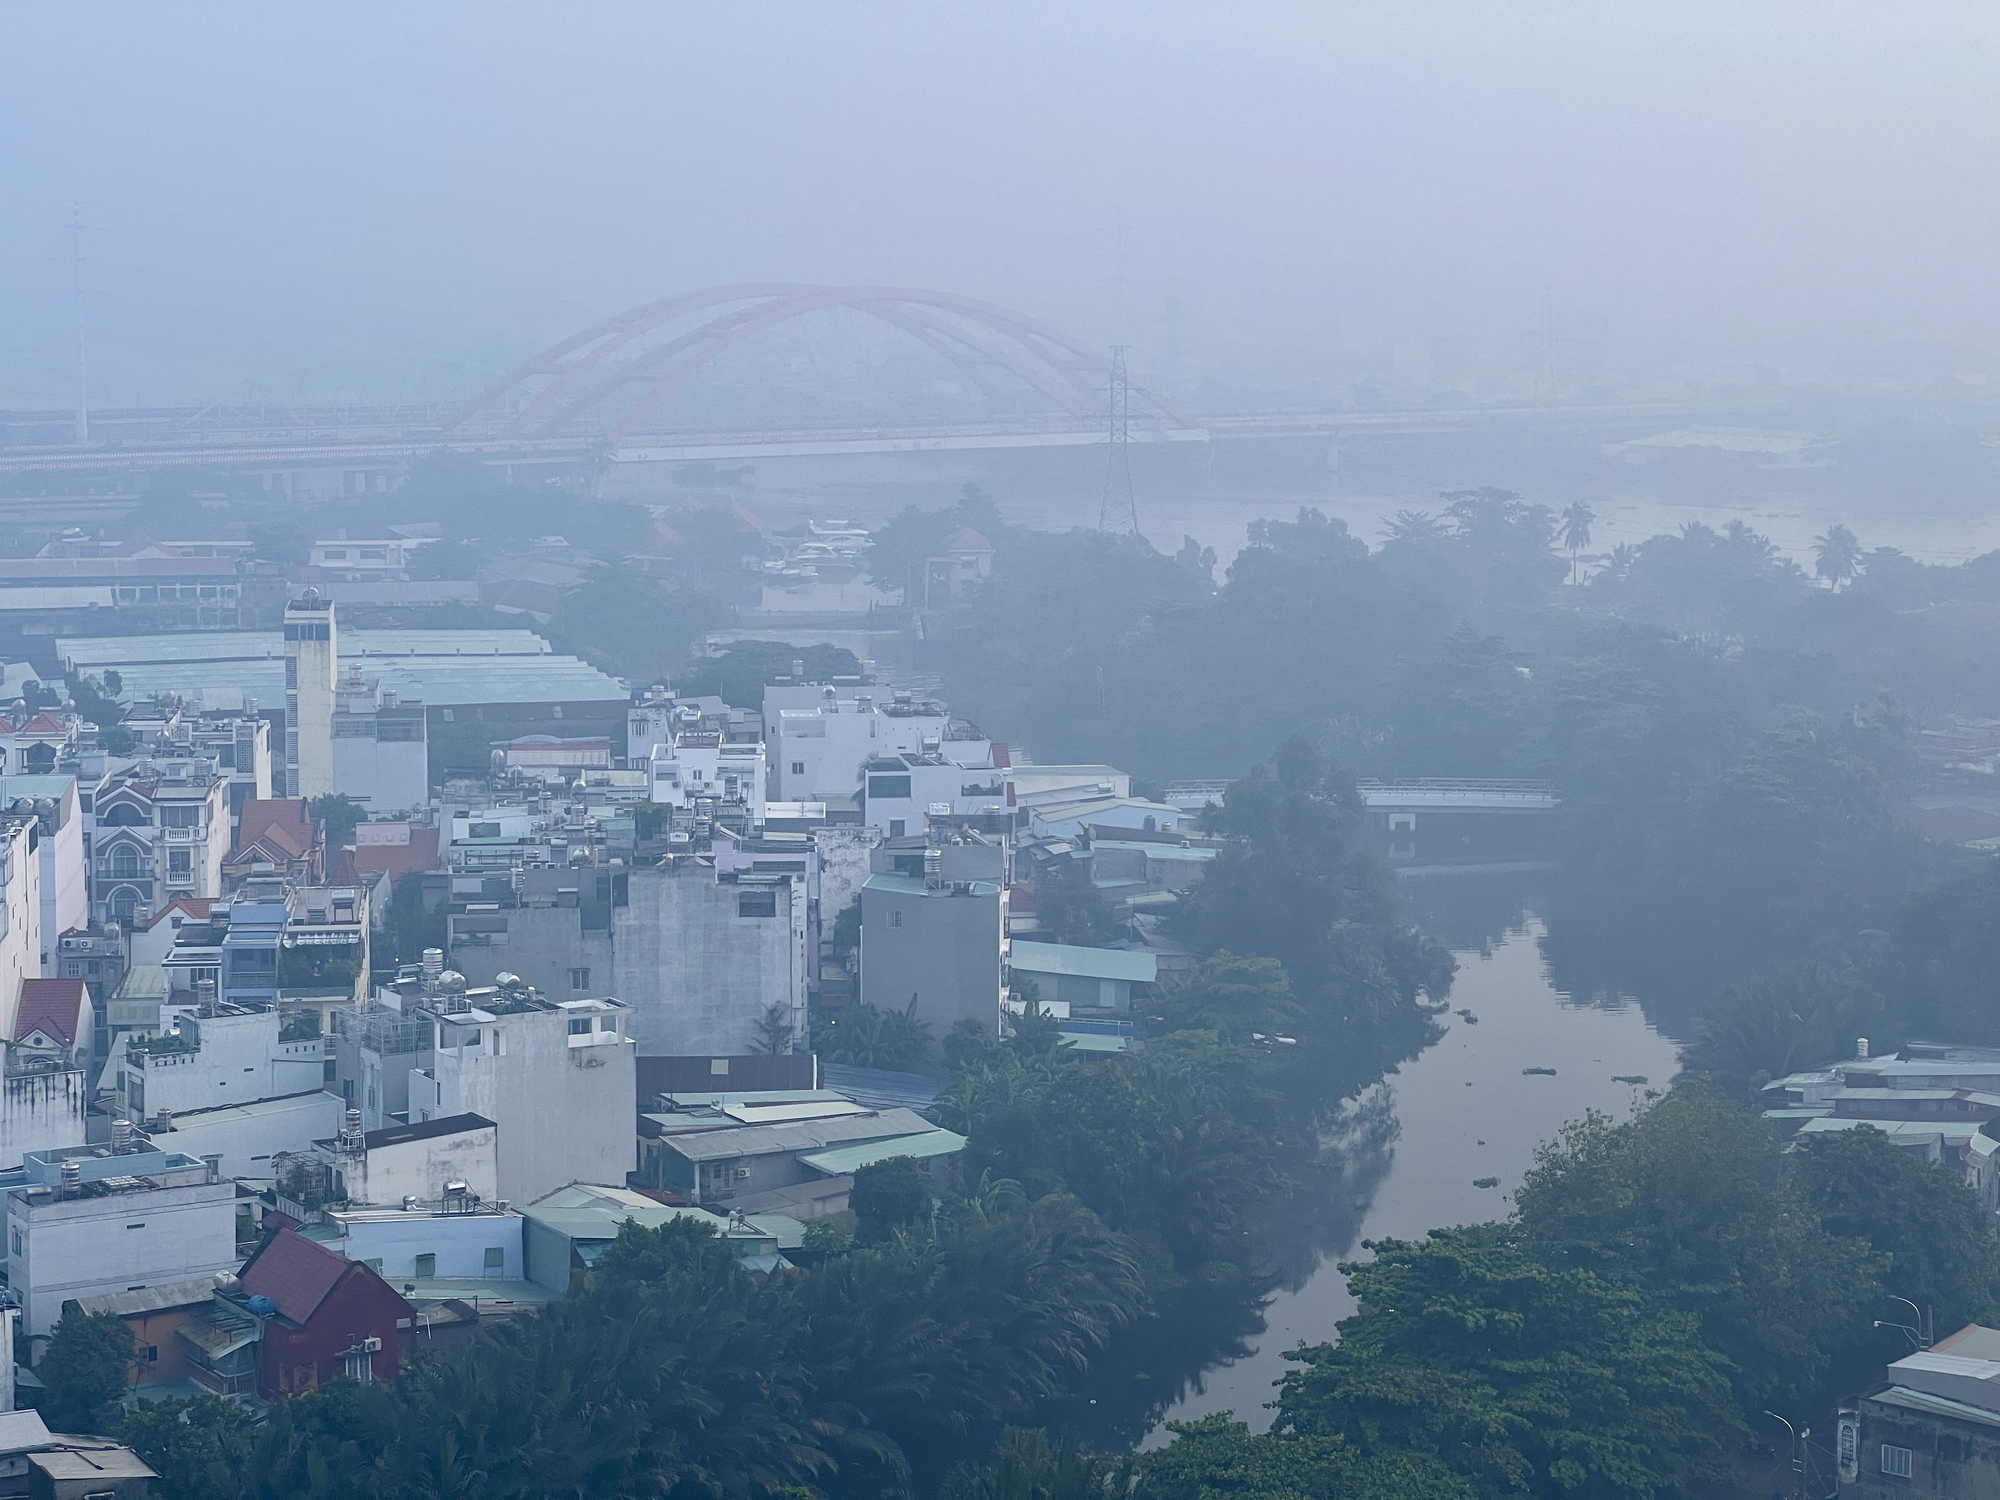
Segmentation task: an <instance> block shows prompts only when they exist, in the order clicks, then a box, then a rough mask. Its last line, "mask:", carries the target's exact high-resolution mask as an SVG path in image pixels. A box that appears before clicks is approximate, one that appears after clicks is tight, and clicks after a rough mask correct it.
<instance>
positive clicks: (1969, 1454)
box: [1840, 1372, 2000, 1500]
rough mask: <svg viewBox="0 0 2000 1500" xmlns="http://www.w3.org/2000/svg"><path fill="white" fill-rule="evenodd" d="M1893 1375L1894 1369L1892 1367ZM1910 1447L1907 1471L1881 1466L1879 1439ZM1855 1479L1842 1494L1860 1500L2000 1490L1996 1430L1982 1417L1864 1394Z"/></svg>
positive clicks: (1949, 1498) (1939, 1499) (1938, 1498)
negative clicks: (1959, 1416)
mask: <svg viewBox="0 0 2000 1500" xmlns="http://www.w3.org/2000/svg"><path fill="white" fill-rule="evenodd" d="M1892 1378H1893V1372H1892ZM1884 1443H1889V1444H1893V1445H1894V1446H1896V1447H1898V1448H1907V1449H1909V1450H1910V1477H1909V1478H1907V1479H1903V1478H1899V1477H1897V1476H1895V1475H1891V1474H1885V1473H1884V1472H1883V1471H1882V1445H1883V1444H1884ZM1855 1456H1856V1457H1857V1459H1858V1460H1859V1463H1858V1464H1857V1465H1856V1467H1857V1469H1858V1471H1859V1472H1858V1473H1857V1475H1856V1479H1855V1483H1854V1484H1853V1485H1852V1487H1850V1486H1849V1485H1847V1484H1845V1483H1843V1484H1842V1485H1841V1487H1840V1489H1841V1493H1842V1494H1843V1495H1846V1494H1852V1495H1858V1496H1861V1497H1863V1500H1888V1497H1890V1496H1911V1495H1927V1496H1932V1497H1934V1500H1958V1497H1960V1496H1968V1495H2000V1433H1996V1432H1995V1431H1994V1430H1993V1429H1992V1428H1991V1427H1988V1426H1986V1425H1985V1424H1983V1423H1974V1422H1961V1421H1955V1420H1953V1419H1952V1418H1950V1417H1946V1416H1942V1415H1939V1416H1932V1415H1929V1414H1927V1413H1923V1412H1915V1411H1909V1410H1906V1409H1904V1408H1901V1407H1895V1406H1889V1405H1886V1404H1883V1403H1880V1402H1876V1401H1872V1400H1868V1401H1863V1402H1862V1403H1861V1440H1860V1443H1859V1445H1858V1448H1857V1450H1856V1455H1855Z"/></svg>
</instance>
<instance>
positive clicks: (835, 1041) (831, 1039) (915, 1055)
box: [814, 995, 931, 1071]
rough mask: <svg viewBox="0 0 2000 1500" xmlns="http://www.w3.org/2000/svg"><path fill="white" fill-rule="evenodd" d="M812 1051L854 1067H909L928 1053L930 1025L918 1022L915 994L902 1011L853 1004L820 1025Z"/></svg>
mask: <svg viewBox="0 0 2000 1500" xmlns="http://www.w3.org/2000/svg"><path fill="white" fill-rule="evenodd" d="M814 1050H815V1051H816V1052H818V1053H819V1055H820V1056H821V1057H823V1058H825V1059H826V1060H827V1061H828V1062H837V1063H848V1064H850V1065H852V1066H854V1067H857V1068H888V1069H891V1070H892V1071H893V1070H900V1069H905V1068H910V1067H913V1066H915V1065H916V1064H917V1063H919V1062H922V1061H923V1059H924V1057H925V1056H926V1055H927V1054H928V1053H929V1052H930V1050H931V1026H930V1022H928V1021H920V1020H918V1019H917V997H916V996H915V995H912V996H910V1003H909V1004H908V1005H907V1006H905V1007H904V1008H903V1009H902V1010H884V1009H882V1008H881V1007H880V1006H876V1005H868V1004H866V1003H864V1002H861V1001H856V1002H855V1003H853V1004H852V1005H849V1006H847V1007H846V1009H844V1010H843V1011H841V1013H840V1014H839V1015H838V1016H837V1017H834V1018H832V1019H830V1020H827V1021H824V1022H823V1023H822V1024H821V1027H820V1031H819V1035H818V1037H817V1039H816V1041H815V1044H814Z"/></svg>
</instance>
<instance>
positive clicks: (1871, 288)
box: [0, 5, 2000, 405]
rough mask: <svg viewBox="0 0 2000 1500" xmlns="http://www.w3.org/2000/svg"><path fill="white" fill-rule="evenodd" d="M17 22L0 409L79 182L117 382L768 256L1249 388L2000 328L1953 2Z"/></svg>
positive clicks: (807, 275) (430, 364)
mask: <svg viewBox="0 0 2000 1500" xmlns="http://www.w3.org/2000/svg"><path fill="white" fill-rule="evenodd" d="M0 56H4V66H5V74H4V80H5V86H4V90H0V130H4V134H5V139H6V140H7V141H8V142H9V147H8V171H7V178H8V182H9V191H8V204H9V212H8V230H7V233H6V235H5V238H4V243H0V305H4V307H5V309H6V311H5V316H4V319H0V365H4V378H0V403H5V404H9V405H27V404H38V405H39V404H49V405H64V404H66V403H67V402H69V401H71V400H72V399H73V398H74V390H75V348H74V329H73V312H72V302H71V298H70V296H69V294H68V292H67V287H68V284H69V279H70V268H69V266H68V265H67V264H66V263H65V261H64V259H63V258H64V257H65V256H67V255H68V254H69V252H70V248H71V243H70V242H71V236H70V234H69V232H68V231H67V230H66V229H65V228H63V227H62V226H63V225H64V224H66V222H67V221H68V219H69V216H70V212H71V205H72V203H75V204H77V205H79V213H80V217H81V218H82V220H83V221H84V223H85V224H86V225H87V226H89V227H88V228H87V229H86V230H85V232H84V233H83V235H82V236H81V238H82V243H83V252H84V254H85V256H86V257H87V260H86V264H85V267H84V281H85V284H86V286H87V287H88V288H89V295H88V296H87V297H86V333H87V342H88V346H89V359H90V365H91V387H92V399H93V402H94V403H98V404H132V403H137V402H141V401H186V400H193V399H200V398H209V399H215V398H228V397H232V396H242V395H245V394H249V393H251V392H252V391H253V390H261V391H262V392H264V393H266V394H270V395H275V396H279V397H284V396H289V395H294V394H306V395H313V396H318V397H320V398H322V399H402V398H408V397H413V396H424V395H429V396H440V395H445V394H449V393H450V392H451V391H453V390H456V389H461V388H463V387H464V385H465V384H466V383H467V382H468V381H476V380H478V379H480V378H483V377H484V376H485V375H486V374H488V373H490V372H491V371H492V370H494V369H496V368H500V367H503V366H505V365H506V364H508V363H511V362H512V361H514V360H516V359H518V358H520V357H522V356H524V355H526V354H528V353H531V352H533V350H534V349H535V348H537V347H539V346H540V345H542V344H543V343H546V342H548V341H550V340H553V339H555V338H558V337H560V336H562V335H563V334H565V333H567V332H569V331H571V330H573V329H574V328H577V327H579V326H581V325H583V324H584V323H586V322H589V321H592V320H595V319H596V318H599V317H601V316H604V315H606V314H608V313H610V312H613V311H616V310H617V309H619V308H621V307H624V306H627V305H630V304H632V303H636V302H639V301H643V300H646V299H648V298H652V297H656V296H660V295H664V294H667V293H669V292H673V291H679V290H684V289H687V288H692V287H697V286H701V285H706V284H711V283H720V282H731V281H739V280H754V279H763V278H773V279H789V280H809V281H835V282H873V283H898V284H910V285H918V286H928V287H934V288H939V289H943V290H949V291H955V292H961V293H965V294H969V295H973V296H980V297H986V298H990V299H992V300H994V301H998V302H1002V303H1005V304H1007V305H1010V306H1014V307H1017V308H1020V309H1022V310H1024V311H1028V312H1031V313H1034V314H1037V315H1039V316H1043V317H1046V318H1048V319H1050V320H1052V321H1054V322H1057V323H1059V324H1061V325H1062V326H1064V327H1066V328H1069V329H1071V330H1073V331H1075V332H1076V333H1078V334H1080V335H1082V336H1085V337H1088V338H1091V339H1093V340H1096V341H1099V342H1110V341H1112V340H1114V339H1118V340H1124V341H1129V342H1132V343H1133V344H1135V346H1137V352H1136V353H1135V359H1136V360H1138V361H1140V362H1142V363H1145V362H1150V363H1151V364H1152V365H1154V366H1155V367H1157V366H1159V365H1160V364H1161V363H1162V362H1163V361H1164V360H1165V359H1166V358H1167V357H1168V355H1169V354H1182V355H1185V356H1186V360H1185V361H1184V363H1186V364H1187V365H1188V369H1189V375H1188V378H1189V379H1191V380H1192V379H1198V378H1202V374H1201V372H1206V373H1207V377H1208V378H1218V379H1223V380H1234V381H1236V382H1237V383H1239V384H1241V383H1243V382H1244V381H1245V380H1248V379H1256V378H1260V377H1261V378H1268V379H1269V380H1270V381H1271V382H1273V383H1275V384H1278V385H1282V384H1283V383H1284V382H1286V381H1287V380H1292V379H1295V378H1297V377H1298V376H1299V374H1300V373H1301V372H1311V371H1312V370H1313V369H1315V368H1316V367H1317V366H1318V365H1320V364H1321V363H1323V362H1324V361H1325V360H1326V359H1327V358H1328V355H1329V351H1332V350H1335V349H1336V348H1337V347H1339V346H1341V345H1346V346H1349V347H1352V348H1357V349H1361V348H1366V349H1377V350H1410V349H1415V350H1419V351H1421V350H1428V349H1431V348H1433V347H1434V346H1435V345H1436V344H1437V343H1438V342H1439V341H1444V342H1447V343H1449V342H1452V341H1462V342H1469V343H1471V344H1475V345H1480V346H1482V347H1485V346H1490V347H1494V348H1498V349H1501V350H1505V349H1508V348H1510V347H1518V345H1519V344H1520V342H1521V341H1522V340H1523V339H1524V337H1525V336H1526V334H1527V331H1528V330H1529V329H1530V328H1532V327H1533V326H1534V325H1535V324H1536V322H1537V320H1538V318H1539V317H1540V316H1541V308H1542V306H1543V301H1544V298H1545V297H1546V299H1547V303H1548V305H1549V307H1550V308H1551V309H1552V310H1553V312H1554V313H1555V315H1556V317H1557V318H1558V320H1560V321H1562V322H1564V323H1565V324H1568V325H1574V326H1579V327H1581V326H1590V327H1596V326H1599V325H1600V324H1601V326H1603V327H1604V328H1606V329H1607V330H1608V341H1607V349H1606V358H1607V361H1608V364H1609V365H1610V366H1611V367H1612V368H1614V369H1615V370H1617V371H1620V372H1624V373H1628V374H1629V373H1634V372H1647V373H1648V374H1650V375H1651V376H1654V377H1658V376H1661V375H1662V374H1665V373H1673V374H1679V373H1687V374H1690V375H1693V376H1695V377H1697V378H1726V377H1727V375H1728V373H1729V372H1730V371H1731V370H1732V369H1735V370H1746V371H1747V370H1748V369H1750V368H1751V367H1752V366H1756V365H1767V366H1775V367H1782V368H1783V369H1784V370H1785V371H1786V372H1787V373H1788V375H1795V376H1799V377H1803V378H1815V379H1825V378H1836V379H1846V380H1866V379H1869V378H1875V377H1881V378H1894V379H1901V380H1919V381H1921V380H1924V379H1928V378H1931V377H1934V376H1940V375H1960V376H1980V375H1983V374H1984V373H1985V372H1986V371H1987V369H1988V368H1989V365H1990V363H1991V360H1992V356H1993V352H1994V349H1995V345H1996V339H2000V298H1996V296H1995V293H1994V291H1993V289H1992V286H1991V283H1990V278H1988V277H1987V276H1986V275H1985V274H1984V273H1985V267H1984V257H1985V251H1986V248H1987V246H1988V244H1989V243H1990V242H1991V241H1992V239H1993V237H1994V230H1995V228H1996V224H1995V219H1996V209H1995V202H1996V194H1995V192H1994V188H1995V186H1996V183H1995V175H1996V173H1995V167H1994V162H1995V160H1996V154H1995V147H1996V145H2000V140H1996V136H2000V103H1996V101H1995V99H1994V97H1993V91H1992V90H1991V88H1990V79H1991V77H1992V76H1994V73H1995V71H1996V70H1995V63H1996V62H2000V22H1996V21H1995V19H1994V17H1993V16H1992V14H1991V13H1990V12H1989V11H1987V10H1984V9H1981V8H1976V7H1971V6H1962V7H1947V6H1935V7H1898V8H1895V9H1894V10H1890V9H1888V8H1884V7H1873V8H1864V7H1838V6H1827V5H1815V6H1792V7H1779V6H1772V7H1764V8H1760V9H1757V10H1753V11H1749V12H1744V11H1742V10H1740V9H1732V8H1722V7H1688V6H1675V7H1671V8H1669V7H1658V8H1654V9H1651V10H1648V11H1644V12H1640V11H1637V10H1636V9H1633V8H1625V9H1622V10H1619V11H1617V12H1615V13H1613V12H1610V11H1601V12H1590V13H1588V14H1586V13H1584V12H1582V11H1580V10H1578V9H1576V8H1550V7H1509V8H1507V9H1505V10H1504V11H1502V10H1492V9H1483V8H1482V9H1473V8H1461V7H1427V8H1422V9H1418V10H1414V11H1404V10H1397V11H1391V10H1389V9H1386V8H1384V9H1372V8H1361V9H1356V8H1331V7H1307V6H1297V7H1264V8H1261V9H1255V10H1249V11H1243V10H1240V9H1237V8H1223V7H1214V8H1167V9H1159V8H1153V7H1125V6H1114V7H1099V8H1095V9H1092V10H1090V11H1088V12H1084V13H1080V14H1073V13H1070V12H1068V11H1065V10H1063V9H1060V8H1057V7H1053V6H1049V7H1010V8H1007V9H1004V10H997V11H983V12H977V13H974V12H970V11H963V10H955V9H950V8H942V7H903V8H893V7H882V6H877V7H871V8H869V9H867V10H865V11H851V10H843V11H836V10H834V9H831V8H813V7H802V6H801V7H763V8H758V9H755V10H750V11H724V10H719V9H717V10H696V9H693V8H657V7H612V6H598V7H592V8H589V9H578V10H571V11H565V12H563V13H561V14H560V15H558V14H557V13H555V12H553V11H551V10H549V9H547V8H545V7H535V8H530V7H522V6H478V7H474V6H456V7H429V8H426V9H423V10H421V11H418V12H414V13H405V12H403V11H400V10H397V9H393V8H389V7H381V6H376V7H366V6H364V7H345V8H342V9H340V10H338V11H331V10H329V11H320V12H314V11H307V10H284V11H272V10H266V9H257V8H249V7H227V6H204V7H199V8H179V9H174V10H153V9H147V8H142V7H137V6H98V7H89V8H57V7H42V8H17V9H14V10H11V11H9V12H8V13H7V14H6V15H5V16H4V18H0ZM1170 345H1171V346H1172V347H1171V348H1169V347H1168V346H1170ZM1218 372H1220V374H1218ZM1246 372H1247V373H1246Z"/></svg>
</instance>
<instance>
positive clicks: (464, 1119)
mask: <svg viewBox="0 0 2000 1500" xmlns="http://www.w3.org/2000/svg"><path fill="white" fill-rule="evenodd" d="M499 1128H500V1127H499V1126H497V1125H495V1124H494V1123H493V1122H492V1121H491V1120H489V1119H487V1118H486V1117H485V1116H484V1115H474V1114H463V1115H446V1116H445V1117H444V1118H443V1119H441V1120H420V1121H418V1122H417V1123H416V1124H414V1125H391V1126H389V1127H388V1128H387V1129H386V1130H371V1131H369V1132H368V1133H367V1134H366V1135H364V1136H363V1137H362V1138H361V1141H362V1144H363V1145H365V1146H366V1147H367V1148H368V1149H369V1150H370V1151H374V1150H376V1149H377V1148H379V1147H382V1146H403V1145H407V1144H409V1143H410V1142H411V1141H429V1140H435V1139H436V1138H437V1137H439V1136H443V1135H463V1134H464V1133H465V1132H467V1131H469V1130H498V1129H499Z"/></svg>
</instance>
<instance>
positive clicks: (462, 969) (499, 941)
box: [451, 904, 624, 1000]
mask: <svg viewBox="0 0 2000 1500" xmlns="http://www.w3.org/2000/svg"><path fill="white" fill-rule="evenodd" d="M468 915H469V916H471V917H473V918H476V919H478V920H480V921H481V923H482V925H484V926H488V927H497V926H499V925H500V923H501V922H503V921H504V922H505V924H506V928H507V930H506V931H505V932H504V933H503V932H482V933H478V934H476V935H473V936H472V938H471V940H468V938H467V937H464V936H459V935H457V934H458V924H459V922H460V921H462V920H464V919H463V918H457V917H455V918H453V919H452V928H453V933H454V937H453V940H452V944H451V966H452V967H453V968H454V969H457V970H458V972H459V973H461V974H463V975H464V976H465V977H466V979H467V981H469V982H470V983H472V984H475V985H481V984H491V983H493V976H494V975H495V974H497V973H499V972H500V971H501V970H502V969H506V970H509V971H510V972H512V973H515V974H519V975H520V976H521V977H522V978H523V979H525V980H526V981H527V982H528V983H529V984H531V985H533V986H534V987H535V988H536V989H538V990H540V991H541V992H542V993H543V994H544V995H549V996H552V997H553V998H555V999H558V1000H566V999H568V998H569V997H570V996H571V995H574V994H576V993H578V991H577V990H576V989H575V988H574V987H573V986H572V985H571V983H570V978H571V975H570V970H571V969H578V968H581V969H588V970H590V977H589V980H588V981H587V983H586V984H585V986H584V991H583V992H584V993H588V994H593V995H604V994H610V993H613V991H612V988H611V973H612V934H611V933H610V932H609V931H586V930H585V929H584V927H583V914H582V909H581V908H580V907H578V906H576V905H574V904H571V905H567V906H524V907H519V908H516V909H514V910H511V911H502V912H477V913H469V914H468ZM619 998H620V999H623V998H624V996H622V995H621V996H619Z"/></svg>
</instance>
